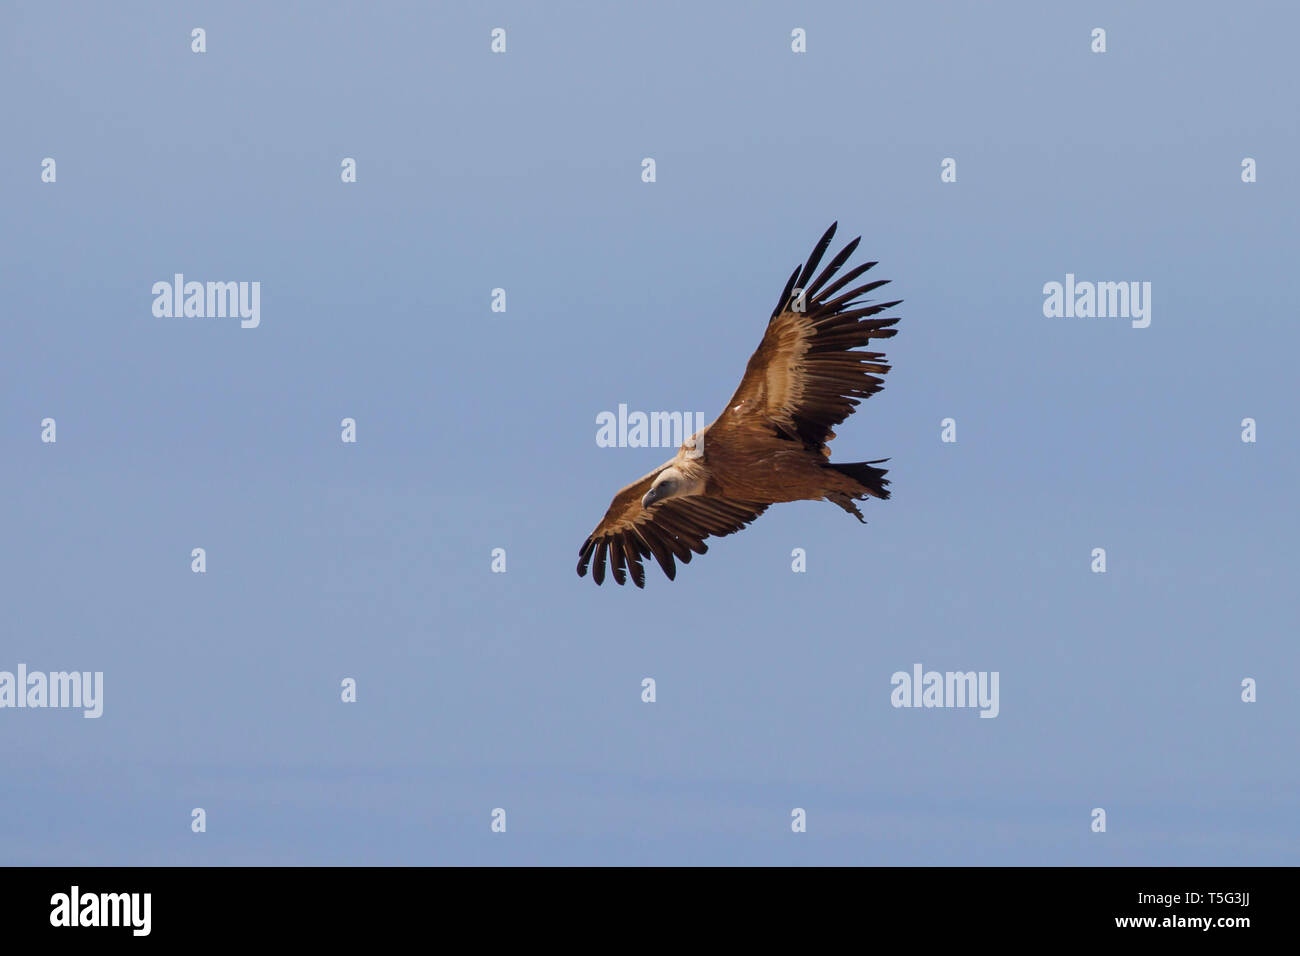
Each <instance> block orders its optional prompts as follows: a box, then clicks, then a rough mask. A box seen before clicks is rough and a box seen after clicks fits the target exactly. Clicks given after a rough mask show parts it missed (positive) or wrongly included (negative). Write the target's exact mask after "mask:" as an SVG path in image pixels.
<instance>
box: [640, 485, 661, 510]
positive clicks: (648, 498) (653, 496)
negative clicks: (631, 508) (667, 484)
mask: <svg viewBox="0 0 1300 956" xmlns="http://www.w3.org/2000/svg"><path fill="white" fill-rule="evenodd" d="M658 500H659V492H657V491H655V489H653V488H651V489H650V490H649V491H647V492H646V493H645V497H644V498H642V499H641V507H642V508H649V507H650V506H651V505H652V504H654V503H655V502H656V501H658Z"/></svg>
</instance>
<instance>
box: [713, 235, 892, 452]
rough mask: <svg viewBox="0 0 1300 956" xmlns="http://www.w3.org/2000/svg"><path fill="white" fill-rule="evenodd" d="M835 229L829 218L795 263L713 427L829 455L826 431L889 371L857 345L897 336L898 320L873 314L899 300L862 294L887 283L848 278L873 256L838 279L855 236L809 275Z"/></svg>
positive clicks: (860, 271) (877, 388)
mask: <svg viewBox="0 0 1300 956" xmlns="http://www.w3.org/2000/svg"><path fill="white" fill-rule="evenodd" d="M834 235H835V224H832V225H831V227H830V228H829V229H827V230H826V234H825V235H823V236H822V237H821V239H820V240H819V241H818V243H817V245H816V246H815V247H814V248H813V251H812V254H811V255H809V256H808V261H807V262H806V263H804V264H803V265H801V266H795V270H794V272H793V273H791V275H790V281H789V282H787V283H786V286H785V291H784V292H782V293H781V298H780V301H778V302H777V304H776V308H775V309H774V310H773V312H772V318H771V320H770V321H769V322H768V324H767V331H766V332H765V333H764V335H763V341H762V342H760V343H759V346H758V349H757V350H755V352H754V354H753V355H752V356H751V357H750V359H749V364H748V365H747V366H746V367H745V376H744V378H742V379H741V381H740V387H739V388H737V389H736V394H735V395H733V396H732V398H731V401H730V402H728V403H727V408H726V409H725V410H724V411H723V413H722V414H721V415H719V416H718V419H717V421H716V422H714V424H713V425H711V426H710V427H711V428H716V429H719V430H727V429H730V428H733V427H745V428H753V427H760V428H763V429H770V430H773V431H775V433H776V434H777V435H778V436H779V437H781V438H786V439H790V440H792V441H801V442H803V444H804V445H805V446H806V447H807V448H808V449H809V450H811V451H816V452H820V453H821V454H823V455H829V454H830V449H828V448H827V447H826V443H827V442H829V441H830V440H831V439H832V438H834V437H835V432H834V431H832V430H831V429H832V428H833V427H834V426H836V425H838V424H839V423H840V422H842V421H844V419H846V418H848V417H849V415H851V414H852V413H853V409H854V408H855V407H856V406H857V405H858V403H859V402H860V401H861V400H862V399H864V398H867V397H868V396H871V395H874V394H875V393H876V392H878V391H880V389H881V387H882V386H883V384H884V383H883V381H882V380H881V378H880V377H879V376H881V375H884V374H885V373H886V372H888V371H889V366H888V365H886V364H884V358H885V356H884V354H883V353H881V352H860V351H857V349H859V348H861V347H862V346H864V345H868V344H870V343H871V341H872V340H873V339H887V338H890V337H891V336H892V335H893V334H894V332H895V330H894V329H893V328H891V326H893V325H894V323H895V322H897V321H898V319H896V318H884V319H877V318H872V317H873V316H876V315H878V314H879V313H881V312H883V311H885V310H886V309H891V308H893V307H894V306H896V305H898V304H899V302H901V301H902V300H901V299H900V300H898V301H896V302H880V303H876V304H874V305H872V304H868V303H866V302H864V301H863V300H862V296H863V295H866V294H867V293H868V292H871V291H872V290H874V289H878V288H880V287H881V286H883V285H885V284H886V282H888V280H887V279H886V280H879V281H876V282H867V283H863V284H862V285H854V284H853V280H855V279H857V278H858V277H859V276H860V275H862V274H863V273H864V272H866V271H867V270H869V269H870V268H871V267H872V266H874V265H875V263H874V262H867V263H863V264H862V265H859V266H855V267H854V268H852V269H850V270H849V271H848V272H846V273H844V274H843V275H842V276H839V277H838V278H836V277H835V275H836V273H837V272H838V271H839V269H840V267H841V266H843V265H844V263H845V262H846V261H847V260H848V258H849V256H851V255H852V254H853V251H854V250H855V249H856V248H857V247H858V241H859V240H858V239H854V240H853V241H852V242H850V243H849V244H848V245H846V246H845V247H844V248H843V249H842V250H841V251H840V252H839V253H838V254H837V255H836V256H835V257H834V258H833V259H832V260H831V261H830V262H829V263H828V264H827V266H826V268H825V269H823V270H822V271H821V272H820V273H819V274H818V275H817V276H816V278H814V277H813V273H814V272H815V271H816V269H817V266H818V265H819V264H820V263H821V258H822V256H823V255H824V254H825V252H826V249H827V247H828V246H829V245H830V242H831V238H832V237H833V236H834ZM832 280H833V281H832ZM845 286H851V288H848V289H845Z"/></svg>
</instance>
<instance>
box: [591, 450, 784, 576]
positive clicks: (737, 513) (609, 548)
mask: <svg viewBox="0 0 1300 956" xmlns="http://www.w3.org/2000/svg"><path fill="white" fill-rule="evenodd" d="M670 464H672V462H665V463H664V464H663V465H660V466H659V467H658V468H656V469H655V470H654V471H652V472H650V474H648V475H646V476H645V477H644V478H642V479H640V480H639V481H635V482H633V483H632V484H630V485H628V486H627V487H626V488H624V489H623V490H622V491H620V492H619V493H618V494H616V495H615V496H614V501H613V502H612V503H611V504H610V506H609V511H607V512H605V517H604V518H603V519H602V520H601V522H600V524H598V525H597V526H596V530H595V531H593V532H592V533H591V534H590V535H589V536H588V537H587V540H586V541H584V542H583V543H582V547H581V548H579V549H578V576H579V577H582V576H584V575H586V573H587V566H588V565H589V564H590V566H591V577H592V580H593V581H595V582H596V583H597V584H602V583H604V581H605V565H606V559H607V558H608V562H609V567H610V569H611V570H612V572H613V574H614V580H615V581H617V582H618V583H619V584H624V583H626V581H627V576H628V574H629V573H630V574H631V575H632V583H633V584H635V585H636V586H637V587H639V588H643V587H645V568H644V566H643V565H642V563H641V559H642V558H648V557H650V556H652V555H653V556H654V559H655V560H656V561H658V562H659V567H661V568H663V572H664V574H666V575H668V580H670V581H671V580H672V579H673V578H675V577H677V565H676V564H675V563H674V561H673V559H674V558H677V559H679V560H680V561H681V562H682V563H683V564H689V563H690V560H691V552H694V553H696V554H704V553H706V552H707V551H708V550H709V548H708V546H707V545H706V544H705V543H704V539H705V538H707V537H708V536H709V535H715V536H718V537H721V536H722V535H727V534H731V533H733V532H735V531H739V530H740V529H741V528H743V527H745V526H746V525H748V524H749V523H750V522H751V521H753V520H754V519H755V518H757V517H758V516H759V515H761V514H762V513H763V512H764V511H765V510H767V505H766V504H762V503H758V502H752V501H733V500H732V499H730V498H718V497H714V496H712V495H683V496H680V497H676V498H667V499H665V500H663V501H660V502H657V503H655V504H652V505H651V506H650V507H649V508H643V507H641V499H642V498H644V497H645V494H646V492H647V491H649V490H650V486H651V485H652V484H654V480H655V478H656V477H657V476H658V475H659V472H661V471H663V470H664V469H665V468H667V467H668V466H669V465H670Z"/></svg>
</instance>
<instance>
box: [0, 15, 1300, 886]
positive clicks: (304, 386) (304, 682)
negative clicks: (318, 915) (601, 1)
mask: <svg viewBox="0 0 1300 956" xmlns="http://www.w3.org/2000/svg"><path fill="white" fill-rule="evenodd" d="M375 7H376V8H375V9H372V8H359V7H356V6H347V7H345V6H344V5H324V4H321V5H317V4H305V3H304V4H294V5H290V4H276V5H262V4H229V5H225V4H223V5H221V6H219V7H217V6H208V5H206V4H145V3H140V4H132V5H129V6H127V7H125V8H108V7H102V6H100V5H93V4H65V5H57V6H55V5H49V4H39V3H26V2H24V3H16V4H10V5H9V6H8V7H6V10H5V12H4V14H3V26H0V44H2V46H0V50H3V56H0V83H3V85H4V88H5V89H8V90H10V91H11V95H10V96H8V97H6V98H5V100H4V102H3V104H2V105H0V119H2V121H3V128H4V129H5V131H6V136H5V139H4V143H3V147H2V148H0V182H3V183H4V184H5V185H4V188H3V189H0V216H2V217H3V221H4V222H5V224H6V226H7V228H6V229H4V230H3V232H2V233H0V264H2V268H3V278H4V289H5V299H6V308H5V310H4V329H5V348H4V349H3V350H0V383H2V385H0V399H2V401H3V404H2V405H0V447H3V449H4V459H3V462H4V467H3V468H2V469H0V491H2V492H3V494H4V500H5V502H6V505H7V507H6V509H5V534H4V542H5V544H4V547H3V548H2V549H0V580H2V581H3V582H4V584H3V587H2V588H0V594H2V595H3V603H4V607H5V610H6V612H7V613H6V615H5V619H6V623H5V626H4V627H3V628H2V629H0V670H10V671H12V670H14V669H15V668H16V667H17V665H18V664H19V663H24V664H26V665H27V667H28V668H29V669H31V670H43V671H57V670H73V669H75V670H85V671H102V672H103V673H104V687H105V692H104V698H105V699H104V714H103V716H102V717H101V718H99V719H97V720H86V719H83V718H82V717H81V714H80V713H79V712H77V711H69V710H51V709H47V710H28V709H24V710H13V709H0V758H2V759H3V761H4V764H5V766H6V767H7V768H8V771H9V772H8V773H6V775H5V776H6V783H5V786H4V787H3V788H0V861H3V862H6V863H19V864H28V863H40V864H145V863H168V864H182V865H184V864H209V863H220V864H235V863H295V864H296V863H302V864H317V863H320V864H327V863H328V864H334V863H341V864H350V863H358V864H362V863H365V864H374V863H380V864H383V863H404V864H425V863H454V864H576V863H597V864H629V863H651V864H682V863H686V864H689V863H704V864H765V863H799V864H904V865H906V864H968V863H969V864H1098V865H1110V864H1121V865H1130V864H1174V865H1183V864H1188V865H1190V864H1241V863H1246V864H1265V863H1291V864H1293V863H1296V862H1297V849H1296V847H1297V838H1298V837H1300V827H1297V824H1296V817H1295V793H1296V792H1297V788H1298V787H1300V770H1298V769H1297V767H1298V766H1300V761H1297V760H1296V727H1297V726H1298V725H1300V707H1298V706H1297V703H1296V690H1297V681H1298V679H1300V654H1298V653H1297V650H1296V641H1295V635H1294V630H1295V621H1296V617H1297V610H1298V608H1297V603H1298V602H1297V597H1296V589H1295V583H1294V582H1295V572H1296V557H1295V546H1294V542H1295V541H1296V540H1297V534H1298V532H1300V527H1298V525H1300V521H1298V520H1297V509H1296V507H1295V499H1294V493H1295V492H1294V489H1295V488H1296V487H1297V484H1298V479H1300V462H1298V460H1297V455H1296V452H1295V449H1296V439H1297V435H1296V421H1295V407H1296V391H1295V383H1294V371H1293V369H1292V365H1293V356H1294V354H1295V352H1296V349H1297V347H1298V346H1300V333H1298V332H1297V330H1296V325H1295V307H1294V301H1293V298H1292V295H1291V288H1290V287H1291V284H1292V283H1291V280H1290V274H1291V270H1292V269H1293V259H1294V252H1295V238H1296V233H1295V213H1296V208H1297V202H1296V200H1297V187H1296V181H1295V177H1294V176H1293V175H1292V174H1291V170H1290V163H1291V161H1292V159H1293V157H1294V156H1295V155H1296V152H1297V146H1298V145H1300V144H1298V143H1297V138H1298V137H1297V131H1296V124H1295V111H1294V104H1295V102H1296V100H1297V79H1296V74H1295V71H1294V69H1293V68H1292V67H1291V65H1290V64H1291V60H1292V56H1291V52H1292V51H1291V39H1290V38H1291V37H1292V36H1294V33H1295V29H1296V27H1297V26H1298V25H1300V24H1298V23H1297V19H1296V15H1295V13H1294V11H1293V10H1291V9H1289V8H1286V7H1284V6H1282V5H1267V4H1250V3H1247V4H1244V5H1239V6H1238V7H1237V8H1234V13H1233V16H1232V17H1225V16H1223V15H1222V13H1221V11H1217V10H1215V8H1212V7H1210V6H1208V5H1207V6H1205V7H1204V8H1198V6H1197V5H1185V4H1184V5H1173V4H1148V5H1142V7H1141V8H1140V9H1130V8H1129V7H1128V5H1123V4H1101V5H1096V4H1089V5H1086V6H1085V5H1082V4H1077V5H1050V6H1043V5H1037V4H1002V5H997V6H996V7H990V6H989V5H984V4H925V3H922V4H909V5H905V6H904V7H903V8H901V9H898V10H889V9H875V8H872V7H868V6H864V5H860V4H850V3H819V4H809V5H803V4H777V3H758V4H745V5H743V7H742V6H741V5H720V6H719V7H718V8H716V9H703V8H700V7H698V6H696V5H690V4H684V3H664V4H658V5H656V6H655V7H654V8H646V7H644V6H634V5H618V6H613V5H611V7H609V8H596V7H594V5H585V4H551V5H547V6H546V7H545V8H544V9H543V8H541V7H538V6H537V5H533V4H486V5H472V6H471V5H463V7H461V8H457V7H454V6H453V5H430V4H409V5H408V4H396V3H385V4H378V5H375ZM195 27H202V28H204V29H205V30H206V33H207V52H206V53H203V54H195V53H192V52H191V50H190V31H191V30H192V29H193V28H195ZM494 27H504V28H505V29H506V31H507V52H506V53H505V54H504V55H493V54H492V53H491V52H490V50H489V44H490V36H489V34H490V31H491V30H492V28H494ZM796 27H800V28H803V29H804V30H806V31H807V52H806V53H803V54H796V53H793V52H792V51H791V48H790V43H791V40H790V33H791V30H792V29H794V28H796ZM1094 27H1103V28H1105V29H1106V30H1107V52H1105V53H1104V54H1102V53H1092V52H1091V51H1090V49H1089V48H1090V43H1091V40H1090V35H1091V31H1092V29H1093V28H1094ZM46 157H50V158H53V159H54V160H55V161H56V163H57V167H56V168H57V180H56V182H54V183H45V182H42V181H41V163H42V160H43V159H44V158H46ZM344 157H353V158H355V159H356V161H357V171H358V173H357V182H356V183H352V184H344V183H342V182H341V181H340V162H341V161H342V160H343V158H344ZM644 157H653V158H654V159H655V160H656V167H657V168H656V173H657V180H656V182H654V183H644V182H642V181H641V161H642V159H643V158H644ZM946 157H952V158H954V159H955V160H956V163H957V181H956V182H955V183H942V182H941V181H940V163H941V161H942V160H943V159H944V158H946ZM1244 157H1252V158H1254V159H1255V160H1256V161H1257V164H1258V166H1257V168H1258V181H1257V182H1254V183H1250V184H1247V183H1243V182H1242V181H1241V162H1242V159H1243V158H1244ZM833 220H838V221H839V222H840V224H841V233H840V235H841V238H842V239H848V238H852V237H853V236H856V235H859V234H860V235H862V236H863V240H862V245H861V247H860V252H859V255H858V259H864V258H869V259H876V260H879V262H880V265H879V266H878V267H877V268H876V270H875V272H874V273H873V275H879V276H880V277H885V278H890V279H892V280H893V282H892V284H891V285H890V286H889V287H888V288H887V290H886V291H888V292H889V293H890V296H889V297H890V298H900V297H901V298H903V299H904V300H905V302H904V304H903V306H901V307H900V308H899V310H897V311H898V314H899V315H901V316H902V321H901V322H900V324H899V334H898V336H897V337H896V338H895V339H893V340H891V341H890V342H889V343H888V354H889V358H890V360H891V362H892V363H893V364H894V369H893V371H892V372H891V373H890V374H889V376H888V379H887V384H886V387H885V390H884V391H883V392H881V393H880V394H879V395H877V396H875V397H873V398H872V399H871V400H870V401H869V402H867V403H865V404H864V405H863V406H862V408H861V409H860V410H859V411H858V413H857V414H855V415H854V416H853V417H851V418H850V419H849V420H848V421H847V422H846V423H845V424H844V425H843V426H842V427H841V428H839V429H838V434H839V437H838V438H837V440H836V442H835V444H834V446H833V451H834V457H835V458H836V459H837V460H844V461H860V460H863V459H869V458H881V457H889V458H890V459H891V461H890V464H889V466H888V467H889V468H890V478H891V479H892V482H893V484H892V491H893V492H894V497H893V498H892V499H891V500H890V501H888V502H870V503H869V504H867V505H866V506H865V507H864V510H865V512H866V517H867V520H868V522H869V524H868V525H867V526H866V527H862V526H860V525H859V524H858V523H857V522H856V521H854V520H853V519H852V518H850V517H849V516H847V515H845V514H844V513H843V512H841V511H840V510H839V509H837V508H835V507H833V506H832V505H830V504H827V503H825V502H821V503H808V502H805V503H797V504H790V505H781V506H777V507H774V508H773V509H771V510H770V511H769V512H768V513H767V514H766V515H764V516H763V517H762V518H761V519H760V520H759V521H758V522H756V523H755V524H754V525H753V526H752V527H751V528H749V529H748V530H746V531H745V532H743V533H742V534H740V535H736V536H732V537H729V538H724V539H717V540H714V541H711V542H710V552H709V554H708V555H707V556H705V557H702V558H700V559H698V560H696V561H693V562H692V563H691V565H690V566H689V567H686V568H682V569H680V573H679V575H678V578H677V580H676V581H675V582H671V583H670V582H668V581H666V580H665V579H664V578H663V577H662V575H660V573H659V571H658V570H657V569H656V568H653V567H652V568H648V569H647V573H648V577H649V581H648V584H647V587H646V589H645V590H644V591H636V590H635V589H632V588H617V587H615V586H612V585H611V584H609V583H607V584H606V586H605V587H603V588H596V587H594V586H593V585H592V584H591V581H590V579H586V580H580V579H579V578H577V577H576V576H575V574H574V564H575V561H576V551H577V547H578V545H579V544H580V543H581V541H582V540H583V538H584V537H585V536H586V534H587V533H588V532H589V531H590V530H591V528H592V527H593V526H594V525H595V524H596V522H597V520H598V519H599V518H600V516H601V515H602V514H603V513H604V510H605V508H606V507H607V505H608V503H609V500H610V498H611V497H612V495H613V494H614V492H615V491H617V490H618V489H619V488H620V487H621V486H623V485H624V484H626V483H628V482H630V481H632V480H633V479H635V478H637V477H639V476H640V475H643V474H645V473H646V472H647V471H649V470H650V469H651V468H653V467H655V466H656V465H658V464H659V463H660V462H661V461H663V460H664V459H665V458H667V457H668V456H669V454H670V452H666V451H664V450H663V449H630V448H619V449H610V448H601V447H598V446H597V444H596V441H595V435H596V424H595V421H596V416H597V414H598V413H600V412H601V411H604V410H614V409H617V407H618V405H619V404H620V403H626V404H627V405H628V406H629V407H630V408H633V409H643V410H647V411H648V410H683V411H687V410H688V411H700V412H703V413H705V415H706V417H708V418H712V416H713V415H715V414H716V413H717V412H718V411H719V410H720V409H721V407H722V404H723V402H725V400H726V399H727V398H728V397H729V396H730V394H731V393H732V391H733V390H734V388H735V386H736V384H737V382H738V381H739V378H740V374H741V372H742V371H743V369H744V365H745V362H746V361H747V359H748V357H749V355H750V353H751V351H752V350H753V349H754V348H755V347H756V346H757V344H758V341H759V338H760V336H761V334H762V330H763V326H764V323H765V321H766V317H767V315H768V313H769V312H770V310H771V307H772V304H773V303H774V301H775V299H776V297H777V295H778V294H779V292H780V290H781V287H782V285H783V284H784V281H785V279H786V277H787V276H788V275H789V272H790V269H791V268H792V267H793V266H794V265H795V264H796V263H797V262H799V261H800V260H801V259H802V258H803V257H804V256H805V255H806V253H807V252H808V250H809V249H810V248H811V246H812V244H813V242H814V241H815V240H816V239H817V237H818V236H819V235H820V234H821V232H822V231H823V230H824V229H825V227H826V226H827V225H828V224H829V223H830V222H831V221H833ZM176 272H183V273H185V274H186V275H187V277H189V278H193V279H197V280H200V281H203V280H214V281H226V280H239V281H258V282H260V283H261V290H262V293H261V325H260V326H259V327H258V328H256V329H241V328H240V327H239V323H238V321H237V320H230V319H211V320H209V319H165V318H157V317H155V316H154V315H153V313H152V310H151V305H152V300H153V296H152V295H151V292H150V290H151V287H152V285H153V283H154V282H156V281H159V280H164V281H167V280H170V279H171V277H172V275H173V274H174V273H176ZM1067 273H1074V274H1075V275H1076V276H1078V277H1079V278H1080V279H1091V280H1096V281H1147V282H1150V283H1151V284H1152V321H1151V325H1150V327H1149V328H1145V329H1134V328H1132V327H1131V326H1130V324H1129V323H1128V322H1127V321H1126V320H1123V319H1116V318H1106V319H1065V318H1046V317H1045V316H1044V314H1043V309H1042V306H1043V291H1042V290H1043V285H1044V284H1045V283H1047V282H1052V281H1057V282H1060V281H1063V280H1064V277H1065V275H1066V274H1067ZM494 288H504V289H506V292H507V310H506V312H504V313H494V312H492V311H491V309H490V302H491V290H492V289H494ZM47 417H52V418H54V419H55V420H56V421H57V436H58V440H57V442H56V443H55V444H47V443H43V442H42V441H41V439H40V431H41V429H40V423H41V421H42V419H44V418H47ZM345 417H352V418H354V419H355V420H356V422H357V429H358V441H357V442H356V444H344V443H343V442H341V441H340V437H339V433H340V421H341V420H342V419H343V418H345ZM949 417H951V418H953V419H955V421H956V423H957V441H956V442H955V443H944V442H941V441H940V422H941V421H942V420H943V419H945V418H949ZM1246 417H1250V418H1254V419H1255V420H1256V422H1257V428H1258V440H1257V441H1256V442H1255V443H1244V442H1242V441H1241V421H1242V419H1243V418H1246ZM195 547H202V548H204V549H205V550H206V554H207V570H206V573H204V574H194V573H192V572H191V570H190V561H191V558H190V555H191V550H192V549H193V548H195ZM1096 547H1103V548H1105V549H1106V552H1107V571H1106V573H1105V574H1094V573H1092V572H1091V570H1090V563H1091V552H1092V549H1093V548H1096ZM494 548H504V549H505V550H506V554H507V562H508V563H507V567H508V570H507V572H506V573H505V574H494V573H492V571H491V552H492V550H493V549H494ZM794 548H803V549H804V550H805V551H806V553H807V563H808V568H807V571H806V573H800V574H797V573H793V572H792V571H791V551H792V549H794ZM917 662H920V663H922V664H924V665H925V667H926V668H927V669H930V668H933V669H937V670H940V671H946V670H963V671H964V670H977V671H997V672H998V673H999V674H1000V697H1001V699H1000V713H999V715H998V717H997V718H996V719H992V720H983V719H979V718H978V715H977V713H976V712H975V711H973V710H969V709H895V708H893V707H891V706H890V692H891V689H892V688H891V685H890V677H891V675H892V674H893V673H894V672H895V671H898V670H910V669H911V667H912V665H913V664H914V663H917ZM345 677H352V678H354V679H355V680H356V681H357V688H358V690H357V696H358V699H357V702H356V703H354V704H344V703H342V702H341V701H340V690H339V688H340V681H341V680H342V679H343V678H345ZM645 677H652V678H654V679H655V681H656V685H657V700H656V701H655V703H653V704H646V703H643V702H642V700H641V681H642V679H643V678H645ZM1245 678H1254V679H1255V680H1256V681H1257V682H1258V701H1257V702H1255V703H1250V704H1247V703H1244V702H1242V700H1241V681H1242V680H1243V679H1245ZM195 807H202V808H203V809H204V810H205V811H206V814H207V832H205V833H201V834H199V833H193V832H191V828H190V820H191V810H192V809H193V808H195ZM497 807H501V808H504V809H505V810H506V812H507V819H508V825H507V831H506V833H504V834H500V833H492V832H491V830H490V822H491V819H490V815H491V812H492V810H493V809H494V808H497ZM795 807H801V808H804V809H805V810H806V811H807V819H808V826H807V832H806V833H801V834H796V833H792V832H791V827H790V820H791V817H790V813H791V810H792V808H795ZM1096 807H1101V808H1104V809H1105V810H1106V813H1107V830H1106V832H1105V833H1094V832H1092V831H1091V829H1090V822H1091V817H1090V812H1091V810H1092V809H1093V808H1096Z"/></svg>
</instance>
